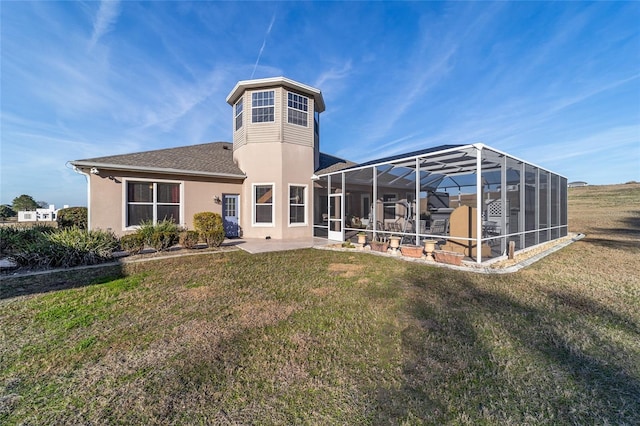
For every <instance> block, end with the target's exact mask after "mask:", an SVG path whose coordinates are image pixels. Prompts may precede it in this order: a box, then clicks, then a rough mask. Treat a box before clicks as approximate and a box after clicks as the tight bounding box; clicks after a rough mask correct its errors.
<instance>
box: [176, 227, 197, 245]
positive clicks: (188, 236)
mask: <svg viewBox="0 0 640 426" xmlns="http://www.w3.org/2000/svg"><path fill="white" fill-rule="evenodd" d="M199 241H200V233H198V231H188V230H183V231H182V232H180V245H181V246H182V247H183V248H186V249H190V248H194V247H195V246H196V244H198V242H199Z"/></svg>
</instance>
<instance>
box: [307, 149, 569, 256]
mask: <svg viewBox="0 0 640 426" xmlns="http://www.w3.org/2000/svg"><path fill="white" fill-rule="evenodd" d="M313 197H314V203H313V205H314V214H313V217H314V235H315V236H317V237H325V238H329V239H331V240H336V241H344V240H349V239H351V238H353V237H354V236H355V235H356V234H357V233H359V232H365V233H366V234H367V239H368V240H384V239H386V238H388V237H390V236H392V235H393V236H399V237H401V243H402V244H413V245H420V244H421V243H422V241H423V240H426V239H433V240H437V241H438V244H439V247H440V248H441V249H443V250H451V251H456V252H459V253H464V255H465V256H466V257H467V258H469V259H473V260H475V261H476V262H478V263H481V262H483V261H485V260H488V259H491V258H495V257H500V256H503V255H505V253H506V251H507V249H508V246H509V242H510V241H513V244H515V250H516V251H517V250H522V249H524V248H528V247H531V246H534V245H537V244H541V243H544V242H547V241H550V240H553V239H557V238H560V237H564V236H566V235H567V232H568V230H567V179H566V178H565V177H563V176H560V175H558V174H556V173H553V172H551V171H549V170H546V169H543V168H541V167H538V166H536V165H533V164H530V163H528V162H526V161H524V160H521V159H517V158H515V157H512V156H510V155H508V154H506V153H503V152H500V151H498V150H495V149H492V148H490V147H487V146H486V145H483V144H474V145H445V146H440V147H435V148H430V149H426V150H422V151H416V152H412V153H408V154H405V155H398V156H393V157H387V158H383V159H379V160H375V161H371V162H367V163H364V164H360V165H358V166H354V167H350V168H347V169H344V170H341V171H337V172H333V173H328V174H322V175H318V176H316V177H315V179H314V185H313Z"/></svg>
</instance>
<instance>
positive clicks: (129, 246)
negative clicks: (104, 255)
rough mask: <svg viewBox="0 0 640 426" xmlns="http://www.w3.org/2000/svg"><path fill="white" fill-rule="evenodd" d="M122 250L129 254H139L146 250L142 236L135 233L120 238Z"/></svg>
mask: <svg viewBox="0 0 640 426" xmlns="http://www.w3.org/2000/svg"><path fill="white" fill-rule="evenodd" d="M120 248H121V249H122V250H125V251H128V252H129V254H137V253H140V252H141V251H142V249H143V248H144V241H143V239H142V236H141V235H140V234H138V233H137V232H136V233H133V234H127V235H123V236H122V237H120Z"/></svg>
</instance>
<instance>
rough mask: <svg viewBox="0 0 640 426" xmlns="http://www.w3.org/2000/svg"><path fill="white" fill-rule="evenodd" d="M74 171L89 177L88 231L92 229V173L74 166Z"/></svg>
mask: <svg viewBox="0 0 640 426" xmlns="http://www.w3.org/2000/svg"><path fill="white" fill-rule="evenodd" d="M73 171H74V172H76V173H78V174H81V175H83V176H84V177H85V178H87V231H90V230H91V175H90V174H89V173H85V172H83V171H82V170H81V169H79V168H77V167H76V166H73Z"/></svg>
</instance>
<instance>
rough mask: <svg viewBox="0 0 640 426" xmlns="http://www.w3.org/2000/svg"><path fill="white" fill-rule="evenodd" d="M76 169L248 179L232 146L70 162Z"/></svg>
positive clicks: (222, 144)
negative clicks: (237, 163) (90, 168)
mask: <svg viewBox="0 0 640 426" xmlns="http://www.w3.org/2000/svg"><path fill="white" fill-rule="evenodd" d="M70 163H71V164H72V165H74V166H87V167H100V166H102V167H105V168H113V169H119V170H140V171H156V172H165V173H179V174H192V175H217V176H227V177H245V174H244V173H243V172H242V170H240V168H239V167H238V166H237V165H236V164H235V163H234V161H233V144H231V143H229V142H211V143H204V144H199V145H189V146H182V147H178V148H166V149H158V150H154V151H144V152H136V153H133V154H123V155H110V156H107V157H96V158H88V159H85V160H75V161H71V162H70Z"/></svg>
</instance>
